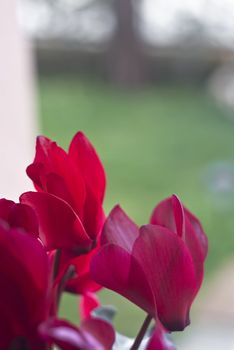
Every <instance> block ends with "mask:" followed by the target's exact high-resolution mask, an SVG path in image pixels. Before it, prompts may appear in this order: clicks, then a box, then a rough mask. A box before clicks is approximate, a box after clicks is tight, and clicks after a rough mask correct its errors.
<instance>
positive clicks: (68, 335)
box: [39, 319, 115, 350]
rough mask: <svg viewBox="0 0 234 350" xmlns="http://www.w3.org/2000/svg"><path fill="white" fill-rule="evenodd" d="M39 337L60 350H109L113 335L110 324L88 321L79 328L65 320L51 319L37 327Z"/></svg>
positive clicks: (94, 320) (100, 321) (93, 320)
mask: <svg viewBox="0 0 234 350" xmlns="http://www.w3.org/2000/svg"><path fill="white" fill-rule="evenodd" d="M39 333H40V335H41V337H42V338H43V339H44V340H45V341H47V342H48V343H49V344H56V345H58V346H59V348H61V349H62V350H94V349H95V350H111V348H112V345H113V343H114V339H115V334H114V330H113V328H112V327H111V325H110V324H108V323H107V322H105V321H103V320H97V319H90V320H87V321H85V322H83V323H82V325H81V327H80V328H77V327H75V326H73V325H72V324H71V323H69V322H67V321H65V320H56V319H51V320H49V321H47V322H44V323H42V324H41V325H40V327H39Z"/></svg>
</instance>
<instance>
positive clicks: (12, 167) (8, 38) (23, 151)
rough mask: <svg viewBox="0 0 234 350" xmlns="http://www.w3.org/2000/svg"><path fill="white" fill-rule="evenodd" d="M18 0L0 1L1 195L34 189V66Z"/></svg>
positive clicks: (9, 195)
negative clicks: (29, 169)
mask: <svg viewBox="0 0 234 350" xmlns="http://www.w3.org/2000/svg"><path fill="white" fill-rule="evenodd" d="M16 6H17V1H16V0H1V1H0V197H8V198H13V199H17V197H18V195H19V194H20V193H21V192H23V191H26V190H28V189H30V188H31V183H30V182H29V181H28V180H27V176H26V175H25V168H26V165H27V164H29V163H30V161H31V160H32V158H33V153H34V138H35V133H36V118H35V99H34V97H35V96H34V81H33V74H32V73H33V69H32V68H33V65H32V61H31V58H32V57H31V51H30V49H29V46H28V42H26V39H25V38H24V37H23V33H22V32H21V30H20V28H19V25H18V21H17V11H16V10H17V9H16Z"/></svg>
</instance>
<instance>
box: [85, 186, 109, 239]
mask: <svg viewBox="0 0 234 350" xmlns="http://www.w3.org/2000/svg"><path fill="white" fill-rule="evenodd" d="M104 221H105V214H104V211H103V208H102V205H101V203H100V202H99V201H98V200H96V199H95V197H94V195H93V193H92V192H91V191H90V189H88V188H87V191H86V199H85V205H84V216H83V220H82V222H83V225H84V227H85V229H86V232H87V233H88V235H89V237H90V238H92V239H96V238H97V236H98V235H99V234H100V232H101V230H102V227H103V224H104Z"/></svg>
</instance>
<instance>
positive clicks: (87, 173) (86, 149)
mask: <svg viewBox="0 0 234 350" xmlns="http://www.w3.org/2000/svg"><path fill="white" fill-rule="evenodd" d="M68 153H69V156H70V157H71V158H72V159H73V160H74V162H75V163H76V164H77V166H78V167H79V169H80V170H81V172H82V175H83V177H84V179H85V183H86V185H87V186H88V187H89V188H90V189H91V191H92V192H93V194H94V195H95V197H96V198H97V199H99V201H100V203H102V201H103V198H104V194H105V188H106V176H105V171H104V168H103V165H102V163H101V161H100V159H99V157H98V155H97V153H96V151H95V149H94V147H93V146H92V145H91V143H90V142H89V140H88V139H87V137H86V136H85V135H84V134H83V133H82V132H80V131H79V132H78V133H77V134H76V135H75V136H74V137H73V139H72V141H71V144H70V147H69V152H68Z"/></svg>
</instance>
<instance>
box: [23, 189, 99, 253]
mask: <svg viewBox="0 0 234 350" xmlns="http://www.w3.org/2000/svg"><path fill="white" fill-rule="evenodd" d="M20 202H21V203H24V204H27V205H29V206H31V207H32V208H33V209H34V211H35V213H36V215H37V218H38V221H39V235H40V238H41V240H42V241H43V242H44V244H45V245H46V247H47V249H48V250H53V249H59V248H63V249H72V250H73V251H74V252H75V251H79V250H80V249H81V250H82V249H85V248H89V246H90V245H91V243H92V241H91V240H90V238H89V237H88V235H87V234H86V232H85V229H84V227H83V225H82V223H81V221H80V219H79V217H78V216H77V215H76V214H75V212H74V211H73V210H72V208H71V207H70V206H69V204H67V203H66V202H65V201H63V200H62V199H59V198H58V197H56V196H54V195H51V194H49V193H43V192H26V193H24V194H22V195H21V197H20Z"/></svg>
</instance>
